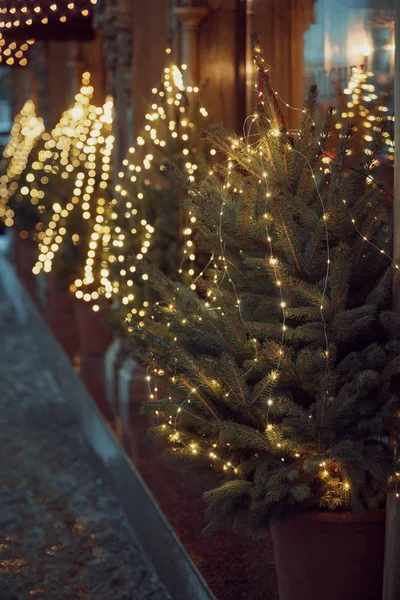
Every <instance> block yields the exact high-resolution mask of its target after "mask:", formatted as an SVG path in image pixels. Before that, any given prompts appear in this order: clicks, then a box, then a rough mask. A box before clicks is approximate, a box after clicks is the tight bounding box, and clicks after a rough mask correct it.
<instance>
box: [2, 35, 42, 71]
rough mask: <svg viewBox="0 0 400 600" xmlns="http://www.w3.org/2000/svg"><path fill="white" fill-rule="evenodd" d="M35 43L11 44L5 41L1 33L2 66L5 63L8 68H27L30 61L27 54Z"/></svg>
mask: <svg viewBox="0 0 400 600" xmlns="http://www.w3.org/2000/svg"><path fill="white" fill-rule="evenodd" d="M34 43H35V40H31V39H29V40H26V42H9V41H7V40H5V39H4V37H3V35H2V33H1V31H0V64H1V63H5V64H6V65H8V66H12V65H18V66H20V67H26V65H27V64H28V59H27V58H26V53H27V51H28V50H29V47H30V46H32V45H33V44H34Z"/></svg>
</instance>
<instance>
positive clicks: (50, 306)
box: [45, 277, 79, 359]
mask: <svg viewBox="0 0 400 600" xmlns="http://www.w3.org/2000/svg"><path fill="white" fill-rule="evenodd" d="M45 316H46V319H47V322H48V323H49V325H50V327H51V329H52V331H53V333H54V335H55V337H56V338H57V339H58V341H59V342H60V344H61V346H62V347H63V348H64V350H65V352H66V354H68V356H69V358H70V359H73V357H74V356H75V355H76V353H77V352H78V350H79V339H78V328H77V325H76V321H75V302H74V297H73V295H72V294H71V292H69V291H68V290H60V289H59V288H58V286H57V282H56V280H55V279H54V277H49V279H48V289H47V310H46V312H45Z"/></svg>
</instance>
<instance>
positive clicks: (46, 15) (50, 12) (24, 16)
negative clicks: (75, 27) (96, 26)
mask: <svg viewBox="0 0 400 600" xmlns="http://www.w3.org/2000/svg"><path fill="white" fill-rule="evenodd" d="M95 4H97V0H90V1H88V0H83V1H82V0H74V1H71V0H57V1H55V0H42V1H41V2H40V3H38V2H37V1H36V0H24V1H17V2H12V1H9V0H6V2H5V5H3V6H2V7H1V8H0V19H1V20H0V29H5V30H10V29H13V28H17V27H31V26H33V25H37V24H42V25H47V24H49V23H50V24H51V22H52V21H54V20H57V21H60V22H61V23H65V22H66V21H67V20H68V19H69V18H71V17H72V16H80V17H85V18H86V17H90V16H91V13H92V8H93V6H94V5H95Z"/></svg>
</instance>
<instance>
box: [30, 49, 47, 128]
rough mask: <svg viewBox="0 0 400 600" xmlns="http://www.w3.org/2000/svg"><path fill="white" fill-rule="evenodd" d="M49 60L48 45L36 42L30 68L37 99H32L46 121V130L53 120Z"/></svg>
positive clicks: (32, 51) (38, 112) (31, 54)
mask: <svg viewBox="0 0 400 600" xmlns="http://www.w3.org/2000/svg"><path fill="white" fill-rule="evenodd" d="M47 58H48V56H47V43H46V42H36V43H35V44H34V45H33V46H32V48H31V50H30V67H31V73H32V75H33V90H34V95H35V98H32V99H33V101H34V102H35V105H36V111H37V114H39V115H40V116H41V117H42V118H43V119H44V122H45V124H46V128H47V127H48V125H49V122H50V119H51V115H50V105H49V73H48V62H47Z"/></svg>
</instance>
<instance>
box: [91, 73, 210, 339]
mask: <svg viewBox="0 0 400 600" xmlns="http://www.w3.org/2000/svg"><path fill="white" fill-rule="evenodd" d="M152 94H153V97H154V99H153V102H152V103H151V106H150V107H149V112H148V113H147V114H146V125H145V127H144V129H143V131H142V133H141V135H139V136H138V138H137V144H136V146H135V147H132V148H130V149H129V152H128V157H127V158H126V159H125V160H124V162H123V166H122V169H121V170H120V172H119V173H118V179H119V181H118V185H117V186H116V195H115V198H114V200H113V207H112V211H111V220H112V221H113V226H112V240H111V243H110V246H109V250H108V252H107V254H106V255H105V261H104V263H103V265H102V269H101V273H100V276H101V281H100V290H101V293H103V294H104V295H105V297H106V298H113V300H114V311H113V316H112V321H113V324H114V326H115V327H116V328H117V329H118V330H119V331H120V332H126V328H127V323H128V327H129V329H130V330H131V331H134V330H135V329H134V327H133V323H134V322H135V321H139V322H141V323H143V322H144V321H143V319H144V318H145V317H146V314H147V307H148V306H149V305H150V304H151V303H152V302H153V301H154V298H155V295H154V290H152V289H151V287H150V286H149V285H147V283H146V280H145V279H143V278H141V277H137V276H136V275H135V266H134V265H132V264H130V265H129V264H127V263H128V260H129V258H130V257H132V256H135V257H136V258H138V259H141V258H143V257H146V259H147V260H149V261H150V262H151V263H152V264H153V265H155V266H156V267H158V268H159V269H160V270H161V271H162V272H164V273H166V274H167V275H169V276H170V277H172V278H178V277H180V278H181V279H182V281H185V282H186V283H190V282H191V281H192V280H193V278H194V274H195V271H196V268H199V264H201V258H200V259H199V258H197V259H196V254H195V247H194V244H193V240H192V236H191V234H192V226H193V223H194V221H195V220H196V219H195V217H194V216H193V215H191V214H190V211H187V210H186V209H185V207H184V204H183V202H184V198H185V196H186V194H187V190H186V185H185V184H186V182H194V181H195V180H196V179H198V178H200V177H203V176H204V175H205V173H206V167H207V158H208V157H209V156H210V153H208V156H206V151H205V147H204V145H205V143H204V141H203V140H202V139H201V138H200V135H199V133H200V131H201V130H202V129H203V128H204V127H205V126H206V124H207V111H206V109H205V108H204V107H202V106H201V105H200V103H199V101H198V95H199V88H197V87H191V86H188V87H185V85H184V83H183V77H182V71H181V70H180V69H179V68H178V67H177V66H176V65H170V66H167V67H166V68H165V69H164V73H163V79H162V82H161V84H160V85H159V86H158V87H154V88H153V90H152ZM213 152H214V153H215V151H213Z"/></svg>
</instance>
